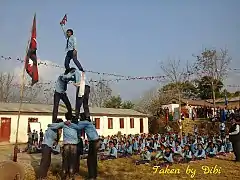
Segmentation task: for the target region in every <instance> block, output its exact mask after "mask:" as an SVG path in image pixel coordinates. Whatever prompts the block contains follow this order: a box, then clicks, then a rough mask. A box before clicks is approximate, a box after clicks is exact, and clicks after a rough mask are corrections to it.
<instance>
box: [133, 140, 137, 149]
mask: <svg viewBox="0 0 240 180" xmlns="http://www.w3.org/2000/svg"><path fill="white" fill-rule="evenodd" d="M132 147H133V150H135V151H137V150H138V143H137V142H136V141H135V142H134V143H133V145H132Z"/></svg>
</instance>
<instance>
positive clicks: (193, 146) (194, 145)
mask: <svg viewBox="0 0 240 180" xmlns="http://www.w3.org/2000/svg"><path fill="white" fill-rule="evenodd" d="M189 145H190V150H191V151H192V153H193V154H195V153H196V151H197V146H196V144H194V143H193V140H191V139H190V140H189Z"/></svg>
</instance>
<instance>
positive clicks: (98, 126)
mask: <svg viewBox="0 0 240 180" xmlns="http://www.w3.org/2000/svg"><path fill="white" fill-rule="evenodd" d="M94 121H95V127H96V129H100V118H94Z"/></svg>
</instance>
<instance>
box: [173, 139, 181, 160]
mask: <svg viewBox="0 0 240 180" xmlns="http://www.w3.org/2000/svg"><path fill="white" fill-rule="evenodd" d="M173 153H174V154H173V159H174V162H180V161H182V148H181V146H180V145H179V142H178V141H176V142H175V147H174V148H173Z"/></svg>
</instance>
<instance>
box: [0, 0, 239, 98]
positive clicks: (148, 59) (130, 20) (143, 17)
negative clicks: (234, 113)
mask: <svg viewBox="0 0 240 180" xmlns="http://www.w3.org/2000/svg"><path fill="white" fill-rule="evenodd" d="M35 12H36V14H37V42H38V52H37V53H38V58H39V59H40V60H41V61H46V62H48V63H54V64H58V65H61V66H63V64H64V58H65V51H64V48H65V46H66V40H65V39H64V36H63V32H62V30H61V28H60V25H59V22H60V20H61V19H62V17H63V16H64V14H65V13H67V14H68V22H67V27H69V28H72V29H73V30H74V34H75V36H76V38H77V42H78V58H79V59H80V62H81V63H82V65H83V67H84V68H85V69H87V70H92V71H97V72H107V73H114V74H121V75H126V76H156V75H163V72H161V68H160V62H167V61H168V60H169V59H181V61H182V62H183V63H182V64H183V66H185V64H186V62H187V61H188V62H189V63H191V62H193V61H194V58H193V56H192V55H193V54H198V53H200V52H201V50H202V49H203V48H217V49H219V48H227V49H228V50H229V53H230V55H231V57H232V62H231V65H230V66H231V67H234V68H240V65H239V58H240V51H239V47H240V35H239V32H240V21H239V18H238V17H240V16H239V15H240V1H239V0H231V1H227V0H221V1H219V0H210V1H209V0H208V1H207V0H194V1H193V0H181V1H179V0H149V1H146V0H131V1H129V0H121V1H116V0H115V1H113V0H101V1H99V0H91V1H90V0H71V1H59V0H58V1H57V0H51V1H48V0H41V1H39V0H24V1H16V0H1V2H0V16H1V18H0V56H5V57H7V56H10V57H12V58H13V59H16V58H17V57H21V58H23V57H24V56H25V51H26V50H25V49H26V46H27V41H28V38H29V36H30V28H31V24H32V19H33V15H34V13H35ZM0 62H1V64H2V65H1V66H0V71H4V72H5V71H14V72H15V73H17V74H19V73H20V72H21V71H22V70H21V69H22V64H21V63H18V62H16V61H2V60H1V61H0ZM12 67H13V68H12ZM39 68H40V70H39V73H40V78H41V79H43V80H44V81H48V80H56V78H57V77H58V75H59V74H60V73H62V72H63V69H59V68H52V67H49V66H48V67H43V66H41V67H39ZM239 72H240V71H238V72H230V73H229V77H228V79H227V82H226V83H227V84H230V85H233V84H234V85H240V82H239V77H240V73H239ZM87 76H88V78H93V79H96V80H97V79H99V78H105V79H115V78H116V77H109V76H103V75H96V74H91V73H88V74H87ZM110 85H111V87H112V88H113V91H114V93H115V94H119V95H121V96H122V98H123V99H130V100H131V99H137V98H139V97H141V96H142V94H143V93H144V92H146V91H148V90H149V89H151V88H153V87H156V86H160V85H161V83H160V82H158V81H146V80H134V81H123V82H122V81H121V82H113V83H111V84H110ZM71 94H74V93H73V92H71Z"/></svg>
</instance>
